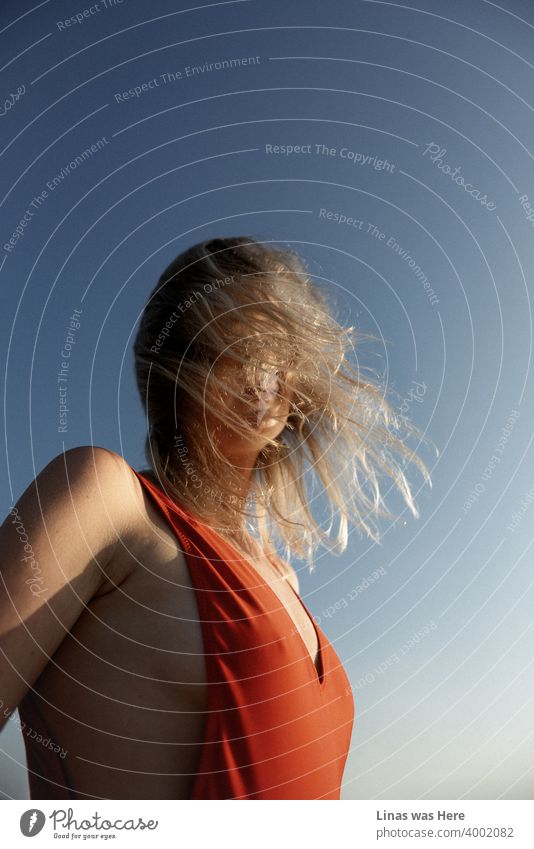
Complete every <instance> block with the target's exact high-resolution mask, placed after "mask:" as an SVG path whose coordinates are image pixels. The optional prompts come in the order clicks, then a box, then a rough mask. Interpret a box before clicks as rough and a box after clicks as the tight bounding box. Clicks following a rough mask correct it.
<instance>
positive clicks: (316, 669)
mask: <svg viewBox="0 0 534 849" xmlns="http://www.w3.org/2000/svg"><path fill="white" fill-rule="evenodd" d="M134 472H136V470H135V469H134ZM136 474H137V475H140V476H141V477H142V478H143V479H144V480H145V481H147V482H148V484H149V485H150V486H151V487H152V488H153V489H155V490H157V492H158V493H159V494H160V496H161V497H162V498H164V499H165V500H166V501H168V502H170V504H172V505H173V507H175V508H176V507H178V509H179V510H180V512H181V513H182V514H183V515H184V517H185V518H186V519H187V521H190V522H192V524H193V525H196V526H197V528H198V527H199V526H200V527H202V528H204V529H205V530H207V531H209V533H211V534H213V536H215V537H216V538H217V539H218V540H220V541H221V542H222V543H225V544H226V545H227V546H228V547H229V548H230V549H231V550H232V551H233V552H234V554H235V555H236V559H237V560H239V562H240V563H243V564H244V565H245V567H246V568H247V569H248V570H249V572H251V573H252V574H253V575H254V577H256V578H257V579H258V578H259V580H260V583H261V584H263V586H264V587H265V588H266V589H267V591H268V592H269V593H270V594H271V595H272V596H273V598H275V599H276V601H277V602H278V604H279V605H280V606H281V608H282V614H283V615H285V617H286V619H287V620H288V622H289V623H290V624H291V625H292V626H293V629H294V632H295V634H296V637H297V639H298V640H299V641H300V644H301V647H302V650H303V652H304V654H305V655H306V662H307V664H308V668H309V669H310V672H311V674H312V676H313V678H314V680H315V682H316V684H317V686H318V687H319V689H321V690H322V689H323V688H324V685H325V682H326V669H325V650H324V648H325V647H324V644H323V640H322V637H321V632H320V630H319V628H318V626H317V625H316V623H315V621H314V619H313V616H312V615H311V613H310V611H309V610H308V608H307V607H306V605H305V604H304V602H303V600H302V599H301V597H300V595H299V594H298V593H297V591H296V590H295V588H294V587H293V585H292V584H291V582H290V581H288V582H287V583H288V584H289V586H290V588H291V591H292V592H293V594H294V595H295V597H296V599H297V600H298V602H299V604H300V605H301V607H302V609H303V610H304V612H305V614H306V616H307V617H308V619H309V621H310V622H311V624H312V626H313V629H314V631H315V635H316V637H317V659H316V661H315V662H314V660H313V658H312V656H311V654H310V652H309V651H308V646H307V645H306V643H305V641H304V637H303V636H302V634H301V633H300V630H299V628H298V627H297V623H296V622H295V620H294V619H293V617H292V616H291V614H290V613H289V610H288V609H287V607H286V605H285V604H284V602H283V601H282V599H281V598H280V597H279V595H278V593H276V592H275V591H274V590H273V588H272V586H271V585H270V584H269V582H268V581H267V580H266V579H265V578H264V577H263V576H262V575H261V574H260V573H259V572H258V570H257V569H255V568H254V566H253V564H252V561H251V560H250V558H248V557H244V556H243V555H242V554H241V553H240V552H239V551H238V550H237V548H235V547H234V546H233V545H232V543H231V542H230V541H229V540H227V539H225V538H224V537H223V536H221V535H220V534H218V533H217V531H214V530H213V528H210V527H209V526H208V525H205V524H204V523H203V522H202V521H201V520H200V519H197V518H195V516H194V514H192V513H190V512H189V511H188V510H187V509H186V508H185V507H182V505H181V504H177V503H176V502H175V501H173V500H172V498H170V497H169V496H168V495H167V494H166V493H165V492H164V491H163V490H162V489H161V487H159V486H158V485H157V484H155V483H153V482H152V481H151V480H150V479H149V478H147V477H145V475H143V474H142V472H136ZM184 553H185V554H186V553H187V552H184ZM265 556H266V557H267V559H268V560H270V561H271V563H272V564H273V566H275V569H276V564H275V563H274V558H273V557H272V556H271V555H269V554H265Z"/></svg>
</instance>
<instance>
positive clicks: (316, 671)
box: [208, 528, 326, 689]
mask: <svg viewBox="0 0 534 849" xmlns="http://www.w3.org/2000/svg"><path fill="white" fill-rule="evenodd" d="M208 530H211V528H208ZM214 533H215V535H216V536H217V537H218V539H221V540H222V542H224V543H226V544H227V545H229V546H230V548H231V549H232V551H234V553H235V554H236V555H237V556H238V559H239V561H240V562H241V563H244V564H245V566H246V567H247V569H248V570H249V572H252V573H253V574H254V576H255V577H256V578H259V580H260V582H261V583H262V584H263V586H264V587H266V589H267V591H268V592H269V593H270V594H271V595H272V596H273V597H274V598H275V599H276V600H277V602H278V603H279V605H280V606H281V608H282V613H283V615H285V616H286V618H287V620H288V621H289V622H290V623H291V625H292V626H293V629H294V631H295V634H296V636H297V639H298V640H299V641H300V644H301V646H302V650H303V652H304V654H305V655H306V660H307V663H308V666H309V667H310V669H311V672H312V675H313V677H314V679H315V681H316V683H317V685H318V686H319V688H320V689H322V688H323V687H324V685H325V681H326V669H325V652H324V645H323V641H322V638H321V632H320V631H319V628H318V627H317V625H316V624H315V621H314V619H313V616H312V615H311V613H310V611H309V610H308V608H307V607H306V605H305V604H304V602H303V601H302V599H301V597H300V595H299V594H298V593H297V591H296V590H295V588H294V587H293V585H292V584H291V581H288V582H287V583H288V584H289V586H290V588H291V591H292V592H293V594H294V596H295V598H296V599H297V601H298V602H299V604H300V606H301V607H302V609H303V610H304V612H305V614H306V616H307V617H308V619H309V621H310V622H311V624H312V626H313V630H314V631H315V635H316V637H317V659H316V661H315V662H314V660H313V657H312V656H311V654H310V652H309V651H308V646H307V645H306V643H305V641H304V637H303V636H302V634H301V633H300V630H299V628H298V627H297V623H296V622H295V620H294V619H293V617H292V616H291V614H290V613H289V610H288V609H287V607H286V605H285V604H284V602H283V601H282V599H281V598H280V596H279V595H278V593H276V592H275V591H274V590H273V588H272V586H271V585H270V584H269V582H268V581H266V580H265V578H264V577H263V575H261V574H260V572H258V570H257V569H255V568H254V566H253V564H252V561H251V560H250V558H249V557H243V555H242V554H241V553H240V552H239V551H238V550H237V549H236V548H234V546H233V545H232V543H231V542H229V541H228V540H226V539H224V537H221V536H220V534H217V533H216V532H214ZM265 556H266V557H267V559H268V560H270V561H271V563H272V564H273V565H274V566H275V568H276V564H275V563H274V559H273V557H271V555H269V554H266V555H265Z"/></svg>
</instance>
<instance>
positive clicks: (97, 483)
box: [34, 445, 140, 584]
mask: <svg viewBox="0 0 534 849" xmlns="http://www.w3.org/2000/svg"><path fill="white" fill-rule="evenodd" d="M39 481H43V483H44V482H47V483H48V485H47V487H46V490H47V491H46V495H47V498H46V499H45V503H44V507H45V508H46V505H47V504H48V505H49V506H50V509H52V507H53V505H54V504H55V502H56V501H59V493H60V492H61V493H62V497H63V500H68V501H70V503H71V505H72V512H73V513H74V514H75V515H76V516H77V517H79V519H80V521H79V522H78V525H79V527H78V530H79V532H80V535H81V536H84V537H85V536H86V535H87V527H86V524H87V523H86V522H85V521H83V518H84V517H85V514H86V511H85V510H82V503H83V502H89V503H90V506H91V511H90V515H91V516H92V517H93V520H92V524H94V527H95V532H96V529H97V528H98V529H99V532H100V534H102V535H105V536H106V537H107V538H108V540H111V541H113V542H114V543H115V544H114V545H113V547H112V556H111V557H110V560H109V562H108V573H109V572H111V573H112V574H113V573H114V572H116V573H117V574H116V575H114V576H113V577H115V578H116V579H118V580H119V581H120V580H122V578H123V577H125V575H123V574H122V573H123V572H124V570H125V568H126V569H127V568H128V566H127V563H128V561H127V560H125V559H124V558H123V557H117V556H116V554H117V553H118V551H119V549H120V547H121V546H119V543H122V544H123V545H125V546H126V547H128V545H129V543H130V542H131V541H132V540H133V539H134V538H135V535H136V529H137V525H138V516H139V506H138V505H139V494H140V484H139V481H138V480H137V477H136V475H135V473H134V471H133V469H132V467H131V466H130V465H129V463H128V462H127V461H126V460H125V459H124V457H122V456H121V455H120V454H117V453H116V452H115V451H112V450H111V449H110V448H105V447H102V446H99V445H80V446H76V447H74V448H69V449H68V450H67V451H65V452H63V453H61V454H58V455H57V456H56V457H54V458H53V459H52V460H51V461H50V463H49V464H48V466H46V468H45V469H44V470H43V472H41V474H40V475H39V477H38V478H37V479H36V481H35V482H34V485H38V482H39ZM41 488H43V487H42V486H41ZM43 518H44V516H43ZM97 519H98V520H97ZM71 532H72V530H71ZM97 542H98V540H96V543H97ZM105 583H106V584H107V581H106V582H105Z"/></svg>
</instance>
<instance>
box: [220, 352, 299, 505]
mask: <svg viewBox="0 0 534 849" xmlns="http://www.w3.org/2000/svg"><path fill="white" fill-rule="evenodd" d="M239 370H240V364H239V363H236V362H235V361H234V360H232V359H231V358H229V357H227V358H221V360H220V361H219V362H218V364H217V367H216V372H215V373H216V376H217V378H218V379H219V380H221V381H222V382H225V381H229V382H234V381H233V375H234V374H235V373H236V372H237V374H239ZM279 374H280V372H277V371H276V370H275V369H274V368H273V370H272V371H271V372H267V373H265V374H264V375H263V377H262V378H261V379H260V380H261V381H262V382H258V385H257V386H256V387H252V386H248V387H247V386H244V387H243V390H242V393H241V395H242V397H243V401H242V402H241V401H240V400H238V399H236V398H234V397H232V396H231V395H229V396H228V402H227V404H226V407H227V409H228V410H229V411H230V410H232V411H233V412H234V413H237V414H238V415H240V416H242V418H243V419H244V420H246V421H248V422H249V424H252V425H254V427H255V436H253V437H249V438H245V437H242V436H240V435H239V434H235V433H234V432H233V431H232V429H231V428H229V427H228V426H227V425H226V424H225V423H224V422H221V421H219V419H217V417H216V416H215V415H214V413H213V412H212V411H211V409H210V405H209V403H206V405H205V408H204V423H205V427H206V432H207V434H206V435H207V438H208V439H210V440H212V442H213V443H214V445H215V446H216V448H217V450H218V451H220V452H221V454H222V455H223V456H224V457H225V458H226V459H227V460H228V461H229V462H230V463H231V464H232V465H233V466H234V468H235V469H237V470H239V472H240V474H241V477H242V489H241V494H242V495H243V496H245V495H246V493H247V491H248V488H249V485H250V478H251V475H252V473H253V470H254V466H255V464H256V462H257V459H258V455H259V453H260V451H261V450H262V449H263V448H265V446H266V445H267V444H268V440H269V439H276V437H277V436H279V435H280V434H281V433H282V431H283V430H284V428H285V427H286V426H287V420H288V417H289V414H290V411H291V402H292V399H293V393H292V392H289V393H287V394H286V395H284V394H283V393H282V392H280V384H279V381H278V376H279ZM251 401H252V402H253V409H252V410H251V408H250V402H251Z"/></svg>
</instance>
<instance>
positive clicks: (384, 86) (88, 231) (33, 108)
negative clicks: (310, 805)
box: [0, 0, 534, 799]
mask: <svg viewBox="0 0 534 849" xmlns="http://www.w3.org/2000/svg"><path fill="white" fill-rule="evenodd" d="M91 9H94V11H92V12H91ZM186 9H187V6H186V4H180V3H172V2H170V0H154V2H152V3H150V4H149V5H148V6H147V5H146V4H143V3H141V2H133V1H132V0H124V2H123V3H122V4H121V3H116V4H114V3H111V2H110V0H107V2H104V0H100V2H99V3H97V4H92V5H84V4H83V0H82V2H80V3H75V2H71V3H66V2H55V3H52V2H44V3H40V4H39V5H36V6H35V8H32V7H31V6H30V4H28V3H26V2H22V3H19V2H17V3H15V2H4V3H3V4H2V9H1V11H0V38H1V39H2V40H3V41H2V44H3V57H4V67H3V69H2V72H1V79H2V88H1V92H2V94H1V98H0V101H1V102H3V103H4V107H3V108H2V109H0V113H1V115H0V127H1V129H2V135H1V139H2V141H1V149H2V161H3V165H4V167H3V169H2V176H1V182H2V191H1V197H2V200H1V203H2V207H3V210H2V237H1V243H2V245H1V249H0V280H1V299H2V316H3V325H4V327H3V334H2V339H1V345H2V354H3V362H4V363H5V369H4V372H3V389H4V392H3V399H4V424H5V440H4V444H3V452H2V458H1V463H2V472H3V474H2V482H3V488H2V499H3V501H2V503H3V506H4V513H5V514H6V513H7V511H8V510H9V508H10V506H11V505H12V504H13V503H14V501H16V500H17V498H18V497H19V496H20V494H21V493H22V491H23V490H24V488H25V487H26V486H27V485H28V483H29V482H30V481H31V480H32V478H33V477H34V476H35V475H36V474H37V473H38V472H39V471H40V470H41V469H42V467H43V466H44V465H46V463H47V462H48V461H49V460H50V459H51V458H52V457H53V456H55V455H56V454H57V453H59V452H60V451H61V450H62V449H63V448H64V447H70V446H73V445H81V444H88V443H95V444H98V445H105V446H107V447H109V448H111V449H113V450H115V451H117V452H119V453H121V454H122V455H123V456H125V457H126V459H127V460H128V462H130V464H131V465H132V466H134V467H135V468H137V469H142V468H144V467H145V466H146V463H145V459H144V456H143V440H144V420H143V415H142V411H141V406H140V403H139V400H138V398H137V390H136V387H135V383H134V376H133V357H132V351H131V346H132V340H133V335H134V333H135V328H136V323H137V321H138V319H139V316H140V312H141V310H142V307H143V304H144V302H145V300H146V297H147V295H148V293H149V292H150V290H151V289H152V287H153V285H154V283H155V280H156V279H157V277H158V276H159V274H160V272H161V270H162V269H163V268H164V267H165V266H166V265H167V263H168V262H169V261H170V260H171V259H172V258H173V257H174V256H175V255H176V254H177V253H178V252H180V251H181V250H183V249H184V248H186V247H188V246H189V245H190V244H192V243H194V242H196V241H199V240H200V239H205V238H207V237H208V236H210V237H213V236H219V235H252V236H255V237H256V238H259V239H264V240H267V241H269V240H272V241H274V242H279V243H284V244H287V245H291V246H292V247H294V248H295V249H297V250H298V251H299V252H300V253H301V254H302V255H303V257H304V258H305V259H306V261H307V262H308V265H309V268H310V270H311V272H312V273H313V274H314V275H316V279H317V280H318V281H321V285H324V286H326V287H327V288H329V289H331V290H332V291H333V292H334V293H335V296H336V298H337V300H338V303H339V310H340V315H342V316H343V317H344V318H346V320H347V322H351V323H354V324H356V326H357V327H359V328H360V329H361V330H364V331H367V332H370V333H374V334H375V335H376V336H377V337H378V340H379V341H378V342H377V343H375V344H374V345H372V346H365V347H364V348H363V349H362V350H361V352H360V356H361V357H362V362H364V363H366V364H367V365H369V366H371V367H373V368H375V369H377V371H378V372H379V373H380V374H382V376H383V378H384V379H385V381H387V384H388V386H389V387H390V389H391V390H392V391H393V390H394V391H395V392H397V393H399V394H398V398H399V399H400V403H402V404H403V405H404V408H405V410H406V411H407V412H408V413H409V415H410V416H411V417H412V419H413V421H414V422H415V424H416V425H418V426H419V427H420V428H421V429H422V430H423V431H425V432H426V433H427V434H428V436H429V437H430V438H431V439H432V440H433V441H434V443H435V444H436V445H437V446H438V448H439V451H440V455H439V457H438V458H437V460H436V458H435V456H434V454H433V453H432V452H431V451H430V450H428V449H423V450H422V451H421V455H422V457H423V459H424V460H425V461H426V462H427V463H428V464H429V465H430V466H431V469H432V478H433V488H432V490H429V489H428V488H427V487H423V488H421V489H420V490H419V487H420V486H421V478H420V476H419V475H418V474H417V473H416V471H415V469H414V470H413V471H412V473H411V479H412V480H413V483H414V486H415V489H416V491H417V495H416V500H417V503H418V506H419V509H420V513H421V516H420V519H419V520H415V519H413V518H412V517H411V516H410V515H409V514H408V513H405V514H404V515H403V517H402V518H401V520H400V521H399V522H397V523H396V524H388V523H384V524H383V525H382V526H381V529H382V534H383V539H382V543H381V545H374V544H372V543H371V542H370V541H368V540H366V539H363V538H362V537H361V536H359V535H358V533H357V532H356V531H355V530H353V531H352V532H351V535H350V540H349V546H348V549H347V551H346V552H345V553H344V554H343V555H342V556H341V557H334V556H332V555H331V554H329V553H328V552H321V553H320V554H319V556H318V558H317V568H316V570H315V572H314V574H313V575H311V576H310V575H308V574H306V573H305V571H303V570H302V571H300V583H301V590H302V595H303V598H304V600H305V602H306V604H307V605H308V607H309V608H310V609H311V610H312V611H313V613H314V614H315V615H316V616H317V617H319V619H318V621H319V622H320V624H321V627H322V628H323V629H324V630H325V632H326V633H327V635H328V637H329V638H330V640H331V641H332V642H333V643H334V646H335V648H336V650H337V652H338V653H339V655H340V657H341V658H342V660H343V663H344V665H345V668H346V670H347V673H348V674H349V677H350V678H351V682H352V684H353V687H354V696H355V703H356V720H355V728H354V735H353V741H352V750H351V754H350V756H349V761H348V764H347V769H346V773H345V783H344V789H343V797H344V798H346V799H357V798H362V799H363V798H377V799H378V798H383V799H387V798H393V799H394V798H437V799H440V798H532V796H533V791H534V774H533V767H532V762H533V758H532V755H533V754H534V752H533V741H532V731H531V722H530V718H531V714H532V710H531V700H532V680H533V675H532V666H531V660H530V659H531V657H532V655H533V651H532V649H533V647H534V646H533V636H532V627H531V625H532V615H531V610H532V596H533V593H532V577H531V573H532V569H531V562H532V547H531V546H532V540H533V534H532V530H531V528H532V522H533V520H534V509H532V508H531V502H532V499H533V494H534V475H533V471H532V448H531V441H532V436H531V432H532V421H533V415H532V413H533V404H532V364H531V355H532V350H531V349H532V315H531V304H530V293H531V289H532V283H531V281H532V273H533V260H534V253H533V248H532V245H533V244H534V241H533V235H534V232H533V225H534V221H533V219H534V212H531V210H530V207H529V204H532V205H533V206H534V177H533V174H534V169H533V168H532V159H533V154H532V152H531V144H530V141H531V138H532V131H533V128H534V112H533V101H532V90H533V80H534V48H533V44H534V40H533V34H534V30H533V27H534V10H533V9H532V6H531V4H529V3H527V2H519V0H506V2H503V3H501V4H500V6H497V5H495V4H493V3H490V2H487V0H470V2H459V0H453V2H444V0H430V2H425V3H422V2H419V3H416V4H413V3H410V4H404V5H403V4H396V3H385V2H348V0H339V2H336V0H333V2H330V3H328V4H326V3H325V4H321V3H318V4H308V3H305V2H293V3H285V4H284V5H283V6H282V5H278V4H272V3H267V2H258V1H257V0H240V1H239V2H227V3H214V4H206V3H199V4H198V5H196V6H195V7H194V8H191V10H190V11H185V10H186ZM88 10H89V11H88ZM85 12H86V13H87V14H84V13H85ZM76 16H78V17H76ZM70 18H74V22H71V23H70V24H66V23H65V21H66V20H67V19H70ZM230 60H232V63H231V66H230V67H228V66H225V65H224V64H223V65H222V67H220V66H219V65H217V64H216V63H224V62H227V63H229V62H230ZM237 60H239V61H237ZM299 145H300V147H301V149H300V151H293V152H291V153H288V152H287V147H288V146H293V148H295V147H296V146H299ZM92 146H93V147H92ZM276 146H286V150H285V152H282V151H281V150H278V151H276ZM84 151H89V153H85V154H84ZM82 154H83V156H82ZM77 157H78V160H77ZM80 157H81V158H80ZM347 219H352V221H350V222H348V221H347ZM355 222H356V223H355ZM17 228H18V229H17ZM10 240H11V241H10ZM74 310H78V311H80V312H79V317H80V327H79V329H78V330H77V331H76V341H75V343H74V344H73V346H72V348H71V357H70V359H69V367H68V381H67V384H66V387H67V399H68V413H67V417H66V422H67V429H66V430H64V431H63V432H58V424H59V419H58V416H59V399H58V391H57V387H58V384H57V373H58V370H59V369H60V368H61V362H62V355H61V352H62V350H63V346H64V344H65V341H66V334H67V330H66V328H67V326H68V322H69V318H70V316H71V315H72V314H73V312H74ZM390 504H391V505H393V506H397V507H398V508H399V509H402V505H401V504H400V502H398V501H396V500H395V498H394V497H392V498H391V499H390ZM373 574H374V575H375V576H377V577H375V580H370V581H368V582H367V583H368V586H366V587H363V586H362V582H363V581H364V579H365V578H369V576H372V575H373ZM358 588H360V589H358ZM14 723H15V720H13V722H11V723H9V725H8V727H7V729H6V730H5V731H4V732H3V733H2V735H1V739H0V747H2V749H3V750H4V752H3V754H1V753H0V792H1V793H2V794H3V795H4V796H6V797H8V798H9V797H14V798H25V797H27V789H26V781H25V776H24V768H23V750H22V742H21V740H20V735H19V734H18V731H17V729H16V728H15V727H14Z"/></svg>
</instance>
